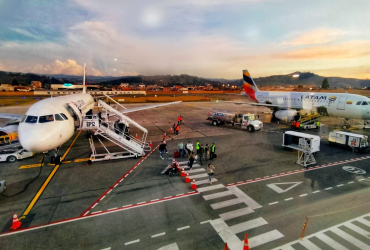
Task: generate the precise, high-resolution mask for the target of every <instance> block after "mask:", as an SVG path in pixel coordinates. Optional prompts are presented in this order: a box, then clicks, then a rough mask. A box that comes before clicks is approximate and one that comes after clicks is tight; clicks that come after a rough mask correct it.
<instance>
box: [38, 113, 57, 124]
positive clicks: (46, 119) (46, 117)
mask: <svg viewBox="0 0 370 250" xmlns="http://www.w3.org/2000/svg"><path fill="white" fill-rule="evenodd" d="M52 121H54V116H53V115H43V116H40V119H39V123H45V122H52Z"/></svg>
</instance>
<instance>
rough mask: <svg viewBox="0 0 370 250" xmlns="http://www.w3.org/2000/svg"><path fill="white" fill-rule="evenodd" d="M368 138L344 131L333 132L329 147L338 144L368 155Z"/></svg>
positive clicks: (330, 135) (330, 136) (330, 134)
mask: <svg viewBox="0 0 370 250" xmlns="http://www.w3.org/2000/svg"><path fill="white" fill-rule="evenodd" d="M368 139H369V138H368V136H366V135H359V134H354V133H348V132H344V131H331V132H330V133H329V139H328V141H329V145H333V144H337V145H343V146H346V147H350V148H353V150H354V151H357V152H360V153H366V151H367V149H368V148H369V142H368Z"/></svg>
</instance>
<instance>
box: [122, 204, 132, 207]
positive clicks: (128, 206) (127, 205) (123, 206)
mask: <svg viewBox="0 0 370 250" xmlns="http://www.w3.org/2000/svg"><path fill="white" fill-rule="evenodd" d="M129 206H132V204H130V205H126V206H123V207H129Z"/></svg>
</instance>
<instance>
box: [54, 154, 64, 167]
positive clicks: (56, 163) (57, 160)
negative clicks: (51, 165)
mask: <svg viewBox="0 0 370 250" xmlns="http://www.w3.org/2000/svg"><path fill="white" fill-rule="evenodd" d="M54 161H55V165H58V164H60V163H61V162H62V157H61V156H60V155H57V156H56V157H55V159H54Z"/></svg>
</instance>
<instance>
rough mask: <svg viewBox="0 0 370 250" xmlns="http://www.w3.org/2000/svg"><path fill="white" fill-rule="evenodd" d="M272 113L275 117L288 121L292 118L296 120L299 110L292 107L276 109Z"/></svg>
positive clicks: (298, 116)
mask: <svg viewBox="0 0 370 250" xmlns="http://www.w3.org/2000/svg"><path fill="white" fill-rule="evenodd" d="M274 115H275V117H276V118H277V119H279V120H282V121H285V122H290V121H293V120H296V121H297V120H299V118H300V117H301V115H300V114H299V112H298V111H296V110H293V109H288V110H278V111H276V112H275V113H274Z"/></svg>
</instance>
